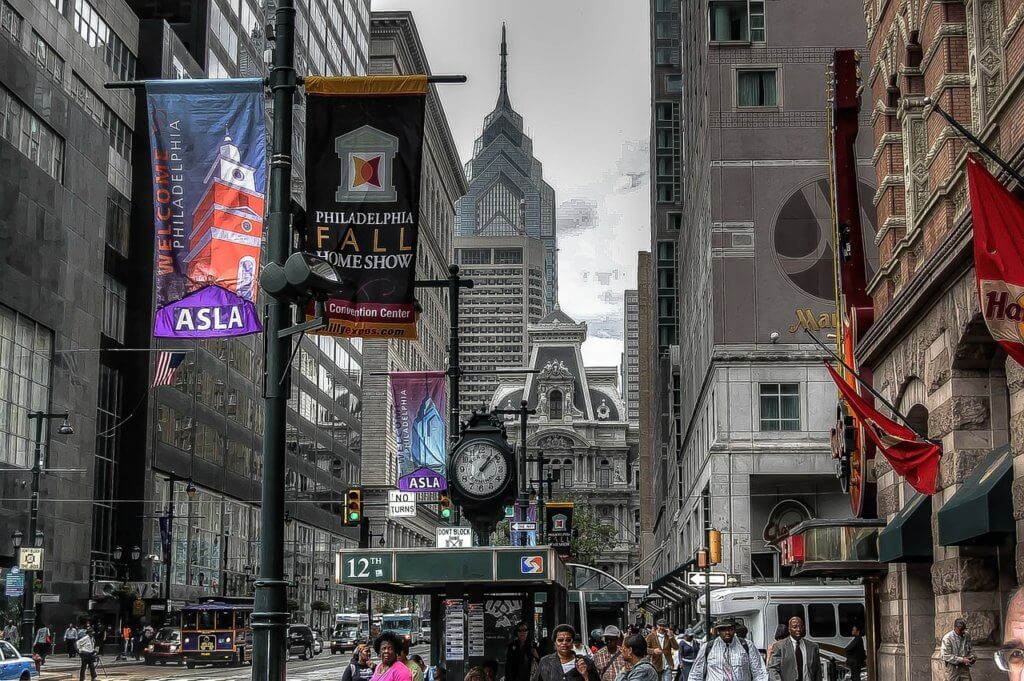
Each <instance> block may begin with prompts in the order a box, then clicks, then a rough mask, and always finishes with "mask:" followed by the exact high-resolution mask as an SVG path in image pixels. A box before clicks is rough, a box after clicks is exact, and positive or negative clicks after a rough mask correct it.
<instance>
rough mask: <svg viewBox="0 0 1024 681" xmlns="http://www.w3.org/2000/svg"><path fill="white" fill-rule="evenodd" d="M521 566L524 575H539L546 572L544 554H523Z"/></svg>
mask: <svg viewBox="0 0 1024 681" xmlns="http://www.w3.org/2000/svg"><path fill="white" fill-rule="evenodd" d="M521 568H522V571H523V574H524V575H539V574H540V573H542V572H544V556H523V558H522V565H521Z"/></svg>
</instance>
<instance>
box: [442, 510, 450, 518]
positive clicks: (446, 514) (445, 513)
mask: <svg viewBox="0 0 1024 681" xmlns="http://www.w3.org/2000/svg"><path fill="white" fill-rule="evenodd" d="M441 517H442V518H451V517H452V509H450V508H442V509H441Z"/></svg>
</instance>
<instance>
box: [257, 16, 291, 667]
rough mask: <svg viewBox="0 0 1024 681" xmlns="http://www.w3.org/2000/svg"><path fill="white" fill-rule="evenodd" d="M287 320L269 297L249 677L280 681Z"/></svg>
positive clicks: (278, 35) (287, 102)
mask: <svg viewBox="0 0 1024 681" xmlns="http://www.w3.org/2000/svg"><path fill="white" fill-rule="evenodd" d="M294 39H295V6H294V2H293V0H278V1H277V11H276V16H275V20H274V58H273V67H272V68H271V71H270V90H271V93H272V94H273V101H274V121H273V138H272V139H271V143H272V150H271V158H270V188H269V189H270V191H269V197H268V198H269V212H268V215H267V240H266V241H267V255H268V261H269V262H271V263H275V264H277V265H281V266H283V265H284V262H285V259H286V258H287V257H288V254H289V246H290V240H291V211H290V207H291V176H292V115H293V111H292V102H293V101H294V97H295V87H296V81H295V42H294ZM290 322H291V304H290V301H288V300H287V299H285V298H284V297H278V298H274V297H268V303H267V314H266V319H265V323H264V329H263V333H264V339H265V347H266V362H265V364H264V371H265V372H266V373H264V376H263V393H264V401H265V402H264V417H263V429H264V431H263V485H262V490H261V494H260V526H261V532H262V538H261V541H260V573H259V578H258V579H257V580H256V602H255V607H254V609H253V614H252V628H253V661H252V679H253V681H285V665H286V663H287V660H288V658H287V655H286V652H285V645H286V640H285V639H286V636H287V633H288V584H287V582H285V580H284V482H285V408H286V403H287V400H288V393H289V391H290V388H291V386H290V385H289V381H287V380H281V377H282V376H286V374H287V372H288V371H289V362H288V358H289V355H290V349H291V338H290V337H289V336H284V337H282V336H281V333H280V332H281V331H282V330H283V329H284V328H285V327H286V326H287V325H288V324H289V323H290Z"/></svg>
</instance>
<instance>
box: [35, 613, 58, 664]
mask: <svg viewBox="0 0 1024 681" xmlns="http://www.w3.org/2000/svg"><path fill="white" fill-rule="evenodd" d="M51 645H53V632H51V631H50V627H48V626H46V625H45V624H42V623H40V625H39V628H38V629H36V637H35V638H34V639H32V652H33V653H34V654H35V655H38V656H39V662H37V663H36V670H37V671H38V670H39V668H40V667H42V666H43V665H44V664H46V656H47V655H49V654H50V646H51ZM33 659H35V658H34V657H33Z"/></svg>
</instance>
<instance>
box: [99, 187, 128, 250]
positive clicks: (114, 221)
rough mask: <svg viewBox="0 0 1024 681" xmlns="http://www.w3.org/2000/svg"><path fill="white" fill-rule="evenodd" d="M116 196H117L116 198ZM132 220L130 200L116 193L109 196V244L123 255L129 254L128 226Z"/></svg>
mask: <svg viewBox="0 0 1024 681" xmlns="http://www.w3.org/2000/svg"><path fill="white" fill-rule="evenodd" d="M115 197H116V198H115ZM129 221H130V202H129V200H128V199H127V198H126V197H124V196H121V194H120V193H115V196H112V197H109V198H107V229H106V235H105V236H106V241H107V245H108V246H110V247H111V248H113V249H114V250H115V251H117V252H118V253H120V254H121V255H124V256H127V255H128V226H129Z"/></svg>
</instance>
